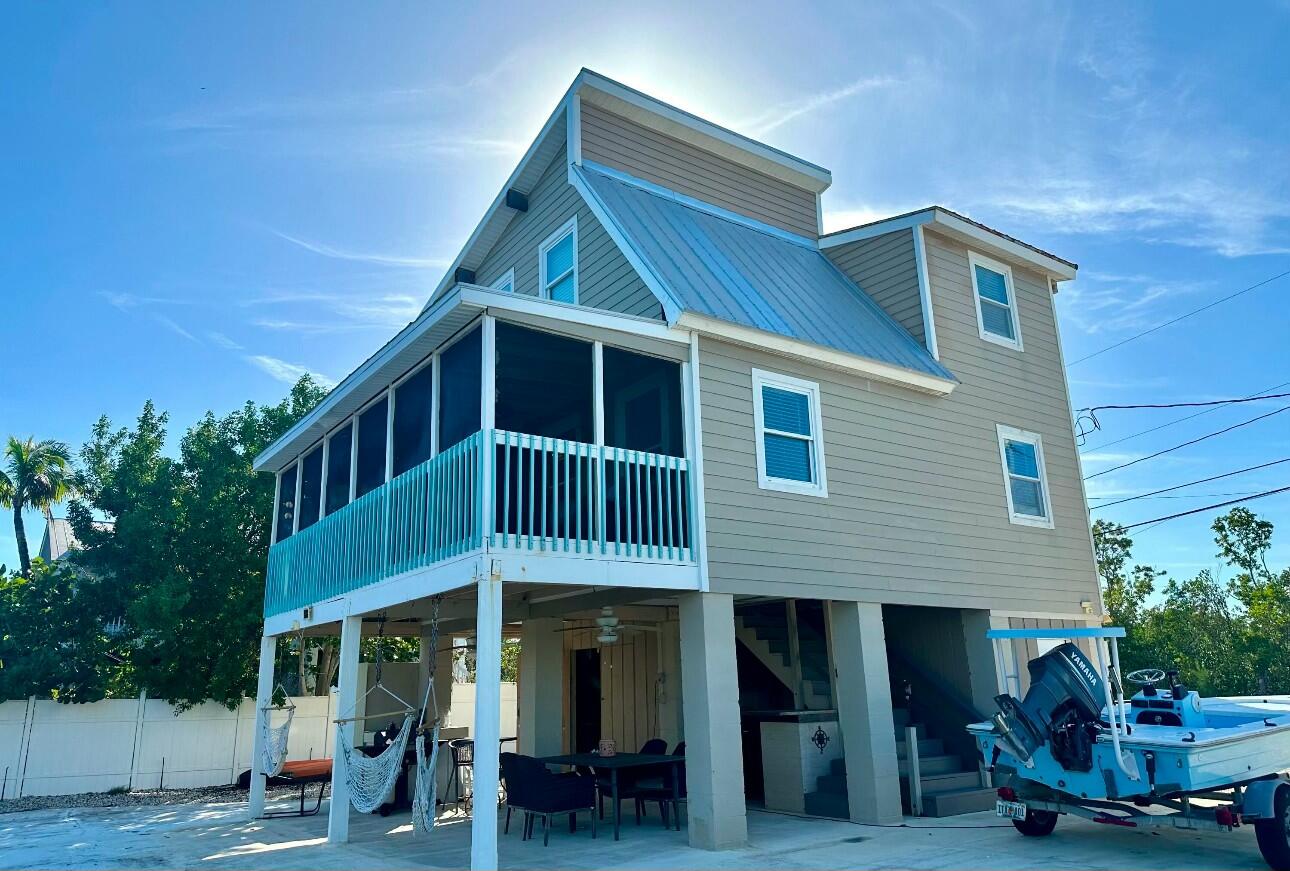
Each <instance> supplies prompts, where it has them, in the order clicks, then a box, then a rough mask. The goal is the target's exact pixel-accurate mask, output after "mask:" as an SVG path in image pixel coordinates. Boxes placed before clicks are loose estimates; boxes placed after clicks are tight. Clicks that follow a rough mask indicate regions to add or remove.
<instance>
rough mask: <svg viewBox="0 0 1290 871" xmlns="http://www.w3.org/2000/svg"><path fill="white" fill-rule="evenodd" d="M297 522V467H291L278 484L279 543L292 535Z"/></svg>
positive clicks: (285, 471)
mask: <svg viewBox="0 0 1290 871" xmlns="http://www.w3.org/2000/svg"><path fill="white" fill-rule="evenodd" d="M295 521H296V467H295V466H291V467H290V468H288V469H286V470H284V471H283V473H282V477H281V479H280V480H279V483H278V536H277V540H278V541H282V540H283V539H284V538H286V537H287V536H289V535H291V532H292V526H293V525H294V524H295Z"/></svg>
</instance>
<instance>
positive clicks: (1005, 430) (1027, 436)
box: [995, 424, 1053, 529]
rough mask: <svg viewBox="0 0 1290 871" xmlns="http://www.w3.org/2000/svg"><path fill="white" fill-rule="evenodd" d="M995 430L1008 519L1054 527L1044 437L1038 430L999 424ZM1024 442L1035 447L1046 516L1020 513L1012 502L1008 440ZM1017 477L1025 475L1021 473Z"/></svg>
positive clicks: (1022, 524)
mask: <svg viewBox="0 0 1290 871" xmlns="http://www.w3.org/2000/svg"><path fill="white" fill-rule="evenodd" d="M995 431H996V432H997V434H998V437H999V463H1000V464H1001V468H1002V471H1003V493H1004V496H1005V497H1007V500H1008V520H1009V521H1010V522H1011V523H1015V524H1017V525H1019V526H1037V527H1040V528H1042V529H1052V528H1053V501H1052V495H1051V494H1050V492H1049V488H1048V467H1047V466H1046V465H1044V442H1043V437H1042V436H1040V435H1039V433H1037V432H1027V431H1026V430H1024V429H1017V428H1016V427H1011V426H1004V425H1003V424H997V425H996V426H995ZM1010 441H1011V442H1022V443H1024V444H1029V445H1032V446H1033V447H1034V449H1035V464H1036V465H1037V466H1038V467H1039V490H1040V494H1041V495H1042V496H1043V499H1044V516H1043V517H1034V516H1032V515H1029V514H1018V513H1017V510H1016V508H1014V507H1013V504H1012V473H1011V472H1009V471H1008V451H1007V443H1008V442H1010ZM1017 477H1025V476H1022V475H1019V476H1017ZM1027 480H1029V479H1027Z"/></svg>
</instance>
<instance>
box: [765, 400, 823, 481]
mask: <svg viewBox="0 0 1290 871" xmlns="http://www.w3.org/2000/svg"><path fill="white" fill-rule="evenodd" d="M761 405H762V423H763V425H764V428H765V429H766V432H765V433H764V434H763V436H762V441H763V445H764V447H765V451H764V453H765V457H766V475H767V477H770V478H779V479H781V480H785V481H801V482H803V483H807V484H809V483H811V482H812V481H813V480H815V475H814V472H813V469H812V467H811V447H812V433H811V399H810V397H809V396H808V395H806V394H805V393H798V392H796V391H793V390H781V389H779V388H777V387H769V386H766V387H762V389H761Z"/></svg>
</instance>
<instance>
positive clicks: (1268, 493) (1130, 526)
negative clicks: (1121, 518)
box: [1120, 487, 1290, 529]
mask: <svg viewBox="0 0 1290 871" xmlns="http://www.w3.org/2000/svg"><path fill="white" fill-rule="evenodd" d="M1287 491H1290V487H1279V488H1278V489H1276V490H1264V491H1263V492H1262V493H1255V494H1254V495H1253V496H1243V497H1241V498H1240V499H1232V500H1231V501H1229V502H1219V503H1218V504H1217V505H1206V506H1205V507H1204V508H1193V509H1192V510H1191V511H1182V512H1179V513H1178V514H1170V515H1169V516H1168V517H1157V518H1156V519H1154V520H1142V521H1139V522H1137V523H1130V524H1128V525H1126V526H1121V527H1120V529H1133V528H1134V527H1137V526H1148V525H1150V524H1153V523H1164V522H1165V521H1166V520H1177V519H1178V518H1179V517H1188V516H1190V515H1192V514H1200V513H1201V512H1202V511H1213V510H1214V509H1215V508H1226V507H1227V506H1229V505H1239V504H1240V503H1242V502H1253V501H1254V500H1255V499H1262V498H1263V497H1264V496H1275V495H1276V494H1277V493H1285V492H1287Z"/></svg>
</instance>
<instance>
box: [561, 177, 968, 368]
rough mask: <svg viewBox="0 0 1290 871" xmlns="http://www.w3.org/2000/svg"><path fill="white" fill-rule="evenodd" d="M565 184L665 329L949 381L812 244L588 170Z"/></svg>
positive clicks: (683, 198) (672, 194)
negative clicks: (651, 301) (692, 320)
mask: <svg viewBox="0 0 1290 871" xmlns="http://www.w3.org/2000/svg"><path fill="white" fill-rule="evenodd" d="M570 179H571V180H572V181H573V183H574V186H575V187H577V188H578V189H579V192H580V193H582V194H583V196H584V197H585V198H586V199H587V201H588V204H589V205H590V206H591V208H592V211H593V212H595V213H596V216H597V217H598V218H599V219H600V221H601V223H603V224H605V226H606V228H607V229H609V230H610V232H611V235H613V236H614V237H615V241H617V242H618V243H619V245H620V247H623V248H624V249H625V250H624V253H625V254H627V255H628V259H629V260H631V261H632V263H633V265H634V266H636V268H637V270H638V271H640V272H641V273H642V275H641V277H642V278H643V279H644V280H645V282H646V283H647V284H648V285H649V286H650V288H651V289H652V290H654V292H655V293H656V294H657V295H658V296H659V298H660V301H661V302H662V303H663V307H664V310H665V311H666V312H667V314H668V320H669V321H672V322H675V321H677V320H679V319H681V318H684V316H685V315H687V314H691V315H697V316H700V317H704V318H712V319H715V320H718V321H724V322H728V323H733V324H736V325H738V326H740V327H746V328H750V329H754V330H760V331H763V332H766V333H772V334H778V335H781V336H787V337H789V338H791V339H796V340H799V341H803V342H809V343H812V344H815V345H822V346H824V347H826V348H832V349H834V350H837V351H842V352H844V353H847V354H854V355H856V356H860V357H865V358H868V359H870V360H874V361H877V362H879V363H882V364H887V365H890V366H895V367H898V368H900V369H904V370H909V371H912V372H914V373H918V374H920V375H926V376H931V377H932V378H936V379H944V380H946V381H951V382H952V381H953V380H954V376H953V374H952V373H951V372H950V371H949V370H948V369H946V368H945V367H944V366H942V365H941V364H940V362H938V361H937V360H936V359H935V358H933V357H932V355H931V354H929V353H928V352H927V350H926V349H925V348H924V347H923V346H922V345H920V344H919V343H918V342H917V341H915V340H914V338H913V337H912V336H910V335H909V333H908V332H906V331H905V329H904V328H903V327H901V326H900V325H899V324H897V323H896V322H895V321H894V320H893V319H892V318H891V316H890V315H888V314H887V313H886V312H885V311H883V309H882V308H881V307H880V306H879V305H878V304H877V303H876V302H874V301H873V299H871V298H870V297H869V296H868V294H866V293H864V291H862V290H861V289H860V288H859V287H857V286H856V285H855V284H853V283H852V282H851V280H850V279H848V278H847V277H846V276H845V275H844V274H843V273H842V272H841V270H839V269H838V268H837V267H836V266H835V265H834V264H833V263H832V261H830V260H829V259H828V258H827V257H825V256H824V255H823V254H822V253H821V252H820V250H819V249H818V248H817V247H816V245H815V243H814V241H813V240H810V239H806V238H804V237H801V236H795V235H793V234H791V233H788V232H786V231H783V230H779V229H777V228H774V227H770V226H768V225H765V224H761V223H758V222H756V221H753V220H751V219H749V218H745V217H743V216H739V215H735V214H733V213H730V212H726V211H725V210H722V209H718V208H716V207H714V206H710V205H708V204H706V203H701V202H699V201H698V200H694V199H691V198H690V197H686V196H684V195H681V194H677V193H675V192H673V191H670V190H667V189H666V188H661V187H658V186H656V185H652V184H649V183H648V182H642V181H640V180H639V179H635V178H632V177H631V176H628V175H625V174H623V173H620V172H617V171H615V170H612V169H608V168H607V167H603V166H599V165H597V164H593V163H590V162H584V163H583V164H582V166H573V167H570Z"/></svg>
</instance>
